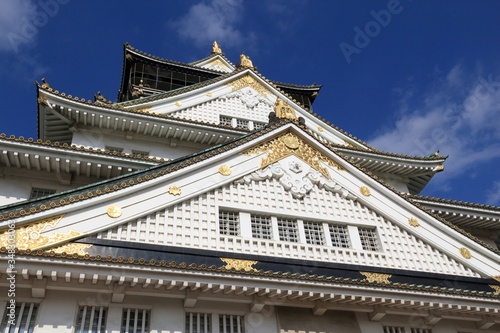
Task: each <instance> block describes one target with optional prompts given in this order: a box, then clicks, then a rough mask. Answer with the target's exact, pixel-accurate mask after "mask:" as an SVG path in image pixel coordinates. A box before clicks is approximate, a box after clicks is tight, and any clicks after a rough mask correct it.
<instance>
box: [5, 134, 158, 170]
mask: <svg viewBox="0 0 500 333" xmlns="http://www.w3.org/2000/svg"><path fill="white" fill-rule="evenodd" d="M164 161H165V160H163V159H159V158H147V157H141V158H139V157H135V156H133V155H132V156H131V155H125V154H123V155H121V154H117V153H116V152H109V151H102V150H100V149H92V148H86V147H82V146H80V147H77V146H75V145H67V144H59V143H51V142H48V141H45V142H43V141H42V140H36V141H34V140H32V139H31V138H30V139H27V140H24V138H22V137H21V138H14V137H12V136H11V137H9V138H7V137H6V136H5V135H3V134H1V135H0V166H5V167H8V168H15V169H25V170H34V171H45V172H49V173H54V174H73V175H76V176H85V177H92V178H97V179H99V178H106V179H109V178H112V177H116V176H121V175H124V174H126V173H129V172H132V171H135V170H140V169H144V168H147V167H150V166H153V165H157V164H158V163H162V162H164ZM62 179H64V178H62Z"/></svg>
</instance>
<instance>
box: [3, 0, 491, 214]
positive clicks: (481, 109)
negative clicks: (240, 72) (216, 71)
mask: <svg viewBox="0 0 500 333" xmlns="http://www.w3.org/2000/svg"><path fill="white" fill-rule="evenodd" d="M499 13H500V1H494V0H490V1H485V0H482V1H481V0H470V1H460V0H454V1H415V0H414V1H410V0H399V1H398V0H390V1H388V0H383V1H327V0H323V1H321V0H275V1H244V0H205V1H201V0H196V1H187V0H182V1H181V0H177V1H175V0H171V1H106V2H104V1H96V0H87V1H78V0H24V1H22V0H3V1H1V2H0V59H1V62H0V77H1V80H0V88H1V89H0V97H1V101H2V107H1V108H0V133H5V134H8V135H10V134H13V135H15V136H24V137H25V138H28V137H36V136H37V129H36V126H37V125H36V124H37V120H36V90H35V86H34V84H33V82H34V80H38V81H39V82H40V80H41V78H42V77H46V79H47V81H48V82H49V83H50V84H51V86H52V87H54V88H55V89H58V90H59V91H62V92H65V93H67V94H71V95H73V96H79V97H83V98H86V99H89V98H92V96H93V94H94V93H96V92H97V91H101V92H102V93H103V95H104V96H105V97H107V98H108V99H112V100H116V96H117V92H118V88H119V84H120V79H121V70H122V56H123V43H125V42H129V43H130V44H131V45H132V46H134V47H136V48H138V49H140V50H142V51H145V52H147V53H150V54H153V55H156V56H159V57H163V58H167V59H171V60H178V61H183V62H191V61H194V60H197V59H200V58H203V57H205V56H207V55H208V54H209V53H210V51H211V44H212V42H213V40H217V41H218V42H219V44H220V45H221V47H222V50H223V51H224V54H225V55H226V56H227V57H228V58H229V59H230V60H232V61H233V63H237V62H238V59H239V54H240V53H241V52H245V54H247V55H249V56H250V58H251V59H252V61H253V63H254V65H256V66H257V67H258V70H259V72H261V73H262V74H263V75H264V76H265V77H267V78H269V79H271V80H276V81H281V82H287V83H296V84H311V83H321V84H323V88H322V90H321V92H320V95H319V97H318V98H317V100H316V102H315V104H314V106H313V109H314V111H315V112H316V113H318V114H320V115H321V116H323V117H324V118H326V119H328V120H329V121H330V122H332V123H333V124H335V125H337V126H339V127H340V128H342V129H344V130H346V131H348V132H349V133H351V134H352V135H354V136H357V137H358V138H360V139H362V140H364V141H366V142H368V143H370V144H371V145H373V146H374V147H375V148H378V149H380V150H384V151H390V152H397V153H404V154H411V155H420V156H422V155H430V154H432V153H434V152H435V151H436V150H439V151H440V153H441V154H442V155H449V156H450V157H449V159H448V160H447V162H446V163H445V171H444V172H442V173H439V174H438V175H436V176H435V178H434V179H433V180H432V181H431V183H430V184H429V185H428V187H427V188H426V189H425V190H424V192H423V193H422V194H424V195H430V196H435V197H441V198H448V199H457V200H464V201H470V202H478V203H486V204H493V205H497V206H498V205H500V171H499V170H500V169H499V165H500V129H499V128H500V24H498V18H499Z"/></svg>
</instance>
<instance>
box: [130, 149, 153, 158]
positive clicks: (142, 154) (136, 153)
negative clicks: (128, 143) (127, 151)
mask: <svg viewBox="0 0 500 333" xmlns="http://www.w3.org/2000/svg"><path fill="white" fill-rule="evenodd" d="M132 154H134V155H136V156H137V155H141V156H142V157H147V156H149V151H145V150H134V149H133V150H132Z"/></svg>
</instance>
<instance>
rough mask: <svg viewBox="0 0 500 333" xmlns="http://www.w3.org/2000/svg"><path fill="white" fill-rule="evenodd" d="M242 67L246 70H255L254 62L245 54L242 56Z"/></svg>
mask: <svg viewBox="0 0 500 333" xmlns="http://www.w3.org/2000/svg"><path fill="white" fill-rule="evenodd" d="M240 66H241V67H246V68H255V67H254V66H253V63H252V60H250V57H249V56H246V55H245V53H243V52H242V53H241V54H240Z"/></svg>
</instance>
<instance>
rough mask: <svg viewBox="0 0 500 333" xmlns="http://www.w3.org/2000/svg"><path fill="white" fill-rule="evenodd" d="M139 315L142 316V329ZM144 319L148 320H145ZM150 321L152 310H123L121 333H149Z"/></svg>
mask: <svg viewBox="0 0 500 333" xmlns="http://www.w3.org/2000/svg"><path fill="white" fill-rule="evenodd" d="M139 315H141V326H140V327H139V326H138V320H139ZM144 318H146V320H144ZM150 321H151V310H148V309H140V308H123V311H122V321H121V324H120V333H149V331H150ZM131 324H132V325H131ZM131 326H132V327H131Z"/></svg>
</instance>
